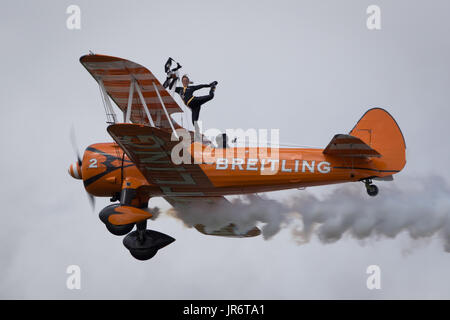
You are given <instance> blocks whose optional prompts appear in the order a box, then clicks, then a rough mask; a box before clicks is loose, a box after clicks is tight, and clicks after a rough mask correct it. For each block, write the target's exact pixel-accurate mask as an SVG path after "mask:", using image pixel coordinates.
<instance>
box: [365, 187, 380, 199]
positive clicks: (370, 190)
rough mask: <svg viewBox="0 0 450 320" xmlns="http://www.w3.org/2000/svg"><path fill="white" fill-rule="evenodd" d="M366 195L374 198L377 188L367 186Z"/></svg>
mask: <svg viewBox="0 0 450 320" xmlns="http://www.w3.org/2000/svg"><path fill="white" fill-rule="evenodd" d="M367 194H368V195H369V196H371V197H375V196H376V195H377V194H378V187H377V186H376V185H374V184H370V185H368V186H367Z"/></svg>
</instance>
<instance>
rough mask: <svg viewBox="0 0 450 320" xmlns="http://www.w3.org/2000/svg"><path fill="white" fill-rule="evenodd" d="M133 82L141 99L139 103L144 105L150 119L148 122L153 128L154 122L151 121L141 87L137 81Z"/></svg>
mask: <svg viewBox="0 0 450 320" xmlns="http://www.w3.org/2000/svg"><path fill="white" fill-rule="evenodd" d="M133 83H134V86H135V87H136V91H137V93H138V95H139V99H141V103H142V105H143V106H144V110H145V113H146V114H147V118H148V121H150V124H151V125H152V127H153V128H154V127H155V124H154V123H153V119H152V116H151V115H150V111H148V107H147V103H145V99H144V96H143V95H142V92H141V88H140V87H139V83H138V82H134V81H133Z"/></svg>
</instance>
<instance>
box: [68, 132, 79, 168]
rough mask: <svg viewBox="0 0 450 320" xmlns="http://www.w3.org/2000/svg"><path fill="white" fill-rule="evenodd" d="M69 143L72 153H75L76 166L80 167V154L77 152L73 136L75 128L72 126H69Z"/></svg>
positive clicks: (75, 140) (75, 139)
mask: <svg viewBox="0 0 450 320" xmlns="http://www.w3.org/2000/svg"><path fill="white" fill-rule="evenodd" d="M70 142H71V143H72V148H73V151H74V152H75V155H76V156H77V161H78V164H79V165H80V167H81V157H80V152H79V151H78V146H77V145H78V144H77V138H76V136H75V128H74V126H73V124H72V125H71V126H70Z"/></svg>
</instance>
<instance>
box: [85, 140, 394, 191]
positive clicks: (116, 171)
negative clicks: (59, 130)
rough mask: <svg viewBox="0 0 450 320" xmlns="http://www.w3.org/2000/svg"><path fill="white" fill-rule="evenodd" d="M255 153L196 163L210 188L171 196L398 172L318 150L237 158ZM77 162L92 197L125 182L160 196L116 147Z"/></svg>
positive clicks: (101, 147)
mask: <svg viewBox="0 0 450 320" xmlns="http://www.w3.org/2000/svg"><path fill="white" fill-rule="evenodd" d="M192 148H194V147H192ZM255 149H256V148H255ZM255 149H253V150H252V149H250V148H233V150H232V151H231V152H230V151H229V150H227V151H228V152H229V153H230V154H232V155H233V154H234V155H235V156H231V157H228V158H226V157H225V156H226V155H222V154H221V156H220V157H219V158H217V159H218V161H217V160H216V163H213V164H199V166H200V168H201V170H202V171H203V172H204V173H205V175H206V176H207V178H208V179H209V180H210V181H211V183H212V185H208V186H207V187H204V186H202V185H196V184H189V185H184V186H177V187H175V190H173V191H172V192H171V195H176V194H179V195H180V196H183V195H186V194H188V195H189V193H191V192H195V193H197V195H198V196H217V195H232V194H245V193H259V192H268V191H276V190H283V189H291V188H304V187H311V186H319V185H326V184H333V183H342V182H351V181H359V180H361V179H364V178H367V177H370V176H377V177H385V176H390V175H392V174H393V173H396V172H398V171H397V170H383V169H380V167H382V163H377V162H374V161H371V160H369V159H367V158H356V159H354V158H345V157H334V156H327V155H325V154H323V149H312V148H280V149H279V151H278V152H279V154H278V159H275V160H274V159H270V158H269V157H267V158H261V159H259V158H257V157H252V158H250V157H242V156H241V155H242V154H243V155H246V154H252V153H254V154H257V151H256V150H257V149H256V150H255ZM223 153H225V152H223ZM213 155H214V152H213ZM122 158H123V160H122ZM225 159H227V160H228V161H225ZM82 163H83V165H82V168H81V172H82V177H84V178H83V180H84V185H85V188H86V190H87V191H88V192H89V193H91V194H92V195H94V196H99V197H112V196H113V195H114V194H116V193H118V192H120V191H121V190H122V187H123V182H124V181H125V180H132V181H133V182H134V184H136V185H139V187H145V188H144V189H145V190H146V192H147V193H148V195H149V196H164V195H165V194H164V193H163V192H161V190H160V188H159V187H158V186H157V185H152V184H151V183H149V182H148V181H147V180H146V179H145V177H144V176H143V175H142V173H141V171H140V170H139V169H138V168H137V167H136V165H135V164H134V163H133V162H132V161H131V160H130V159H129V158H128V156H127V155H126V154H124V152H123V151H122V150H121V149H120V147H119V146H118V145H117V144H116V143H98V144H93V145H91V146H89V147H88V148H87V149H86V152H85V154H84V157H83V162H82ZM168 169H169V168H168ZM386 169H389V168H386ZM162 171H163V170H161V171H160V172H162ZM175 181H176V180H175ZM183 181H194V179H190V177H189V173H188V174H187V175H185V176H184V177H183V178H182V179H181V178H180V179H179V182H183ZM175 185H176V183H175Z"/></svg>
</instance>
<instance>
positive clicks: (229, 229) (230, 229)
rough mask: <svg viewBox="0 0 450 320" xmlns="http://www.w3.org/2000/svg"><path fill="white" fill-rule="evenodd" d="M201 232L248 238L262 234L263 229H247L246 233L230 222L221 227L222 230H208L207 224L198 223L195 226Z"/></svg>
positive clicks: (211, 234) (210, 234)
mask: <svg viewBox="0 0 450 320" xmlns="http://www.w3.org/2000/svg"><path fill="white" fill-rule="evenodd" d="M194 227H195V229H197V230H198V231H199V232H201V233H203V234H206V235H209V236H220V237H231V238H247V237H256V236H259V235H260V234H261V230H259V229H258V228H257V227H254V228H253V229H251V230H249V231H247V232H246V233H238V232H237V231H236V226H235V225H234V224H232V223H230V224H229V225H228V226H226V227H223V228H221V229H220V230H215V231H212V232H206V231H205V226H204V225H202V224H197V225H195V226H194Z"/></svg>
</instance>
